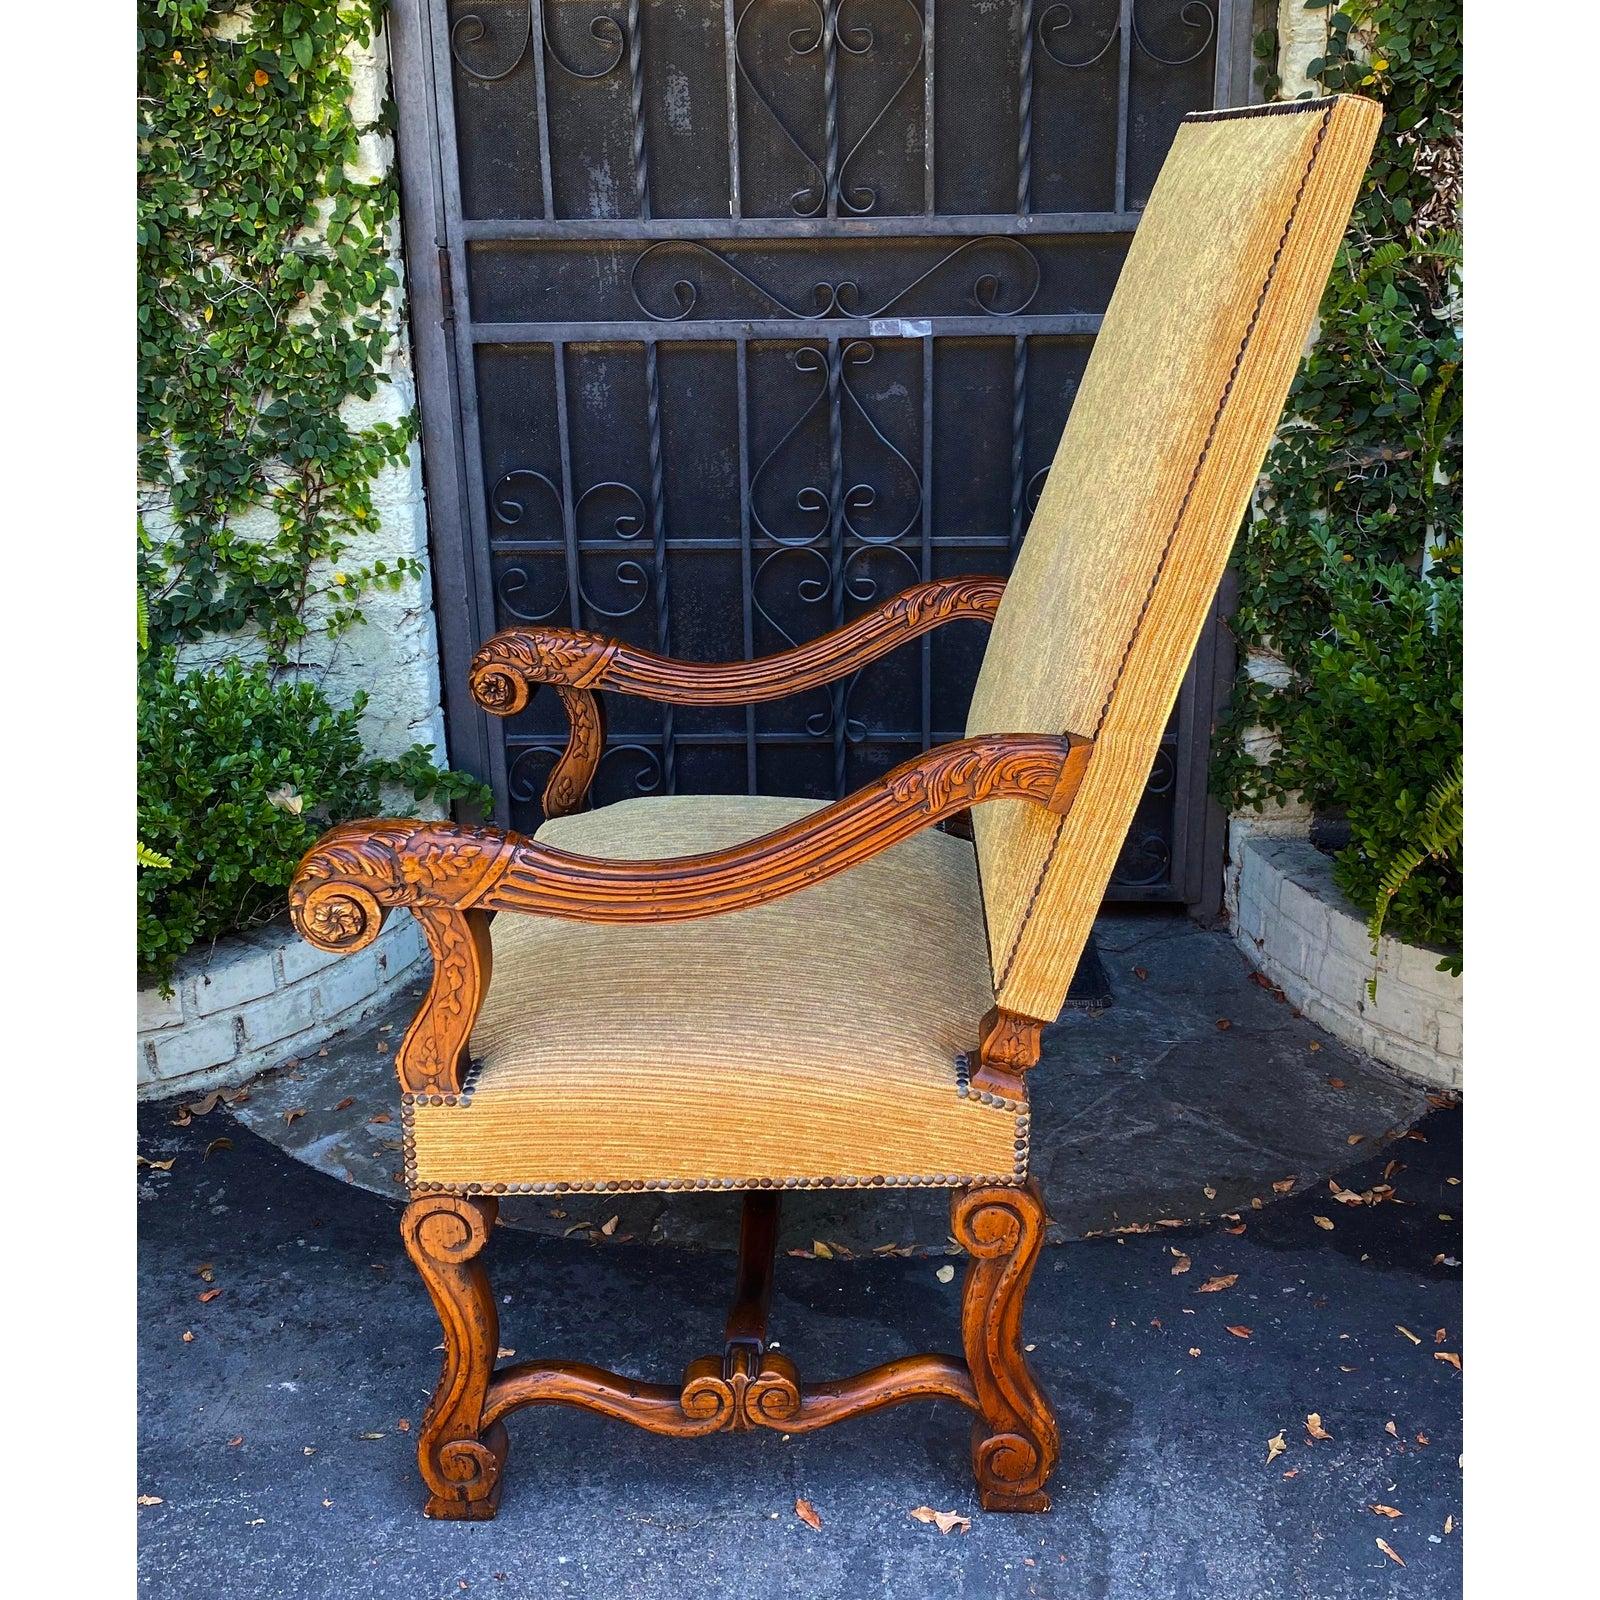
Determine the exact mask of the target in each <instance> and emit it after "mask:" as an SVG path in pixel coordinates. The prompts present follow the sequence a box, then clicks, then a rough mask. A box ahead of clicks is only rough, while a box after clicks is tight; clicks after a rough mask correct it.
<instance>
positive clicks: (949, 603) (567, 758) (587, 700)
mask: <svg viewBox="0 0 1600 1600" xmlns="http://www.w3.org/2000/svg"><path fill="white" fill-rule="evenodd" d="M1004 589H1005V580H1004V579H1003V578H948V579H944V580H941V581H939V582H936V583H923V584H918V585H916V586H915V587H913V588H910V589H906V590H903V591H902V592H901V593H900V594H897V595H895V596H894V598H893V599H891V600H886V601H884V603H883V604H882V605H880V606H876V607H874V609H873V610H871V611H868V612H866V613H865V614H864V615H862V616H860V617H857V618H856V620H855V621H854V622H851V623H848V624H846V625H845V626H844V627H842V628H838V629H836V630H835V631H834V632H832V633H830V634H827V635H825V636H824V637H823V638H821V639H815V640H812V641H811V643H809V644H803V645H799V646H797V647H796V648H795V649H793V650H784V651H780V652H779V653H778V654H777V655H771V656H764V657H762V658H761V659H760V660H758V661H733V662H723V663H715V664H711V663H706V664H702V663H698V662H692V661H676V660H673V659H672V658H671V657H670V656H661V655H656V654H655V653H654V652H652V651H649V650H636V649H634V648H633V647H632V646H631V645H625V644H621V643H619V642H618V641H616V640H614V639H608V638H606V637H605V636H604V635H603V634H598V633H586V632H583V631H581V630H579V629H573V628H554V627H526V628H504V629H502V630H501V631H500V632H499V633H497V634H495V635H494V637H493V638H492V639H489V640H488V641H486V642H485V644H484V645H483V647H482V648H481V649H480V650H479V651H478V653H477V654H476V655H475V656H474V657H473V658H472V669H471V673H470V680H469V681H470V682H471V685H472V694H473V698H474V699H475V700H476V701H477V702H478V704H479V705H480V706H482V707H483V709H484V710H485V711H488V712H490V713H492V714H493V715H494V716H497V717H510V716H515V715H516V713H517V712H519V711H521V710H522V709H523V707H525V706H526V705H527V703H528V697H529V695H530V694H531V693H532V691H533V690H534V689H535V688H537V687H538V686H539V685H540V684H542V683H544V684H550V685H552V686H553V687H554V688H555V691H556V693H557V694H558V695H560V697H561V703H562V704H563V705H564V706H565V707H566V710H567V719H568V725H569V728H570V732H569V734H568V737H567V748H566V750H565V751H564V752H563V754H562V756H561V759H560V760H559V761H558V762H557V763H556V765H555V768H554V770H553V771H552V772H551V774H550V780H549V782H548V783H547V784H546V786H545V792H544V809H545V814H546V815H547V816H552V817H559V816H565V815H566V814H567V813H569V812H572V811H576V810H577V809H578V807H579V806H580V805H582V804H583V801H584V797H585V796H586V795H587V794H588V792H589V785H590V783H591V782H592V781H593V778H594V769H595V766H596V764H597V763H598V762H599V760H600V751H601V748H602V747H603V745H604V743H605V725H604V722H603V720H602V717H601V713H600V707H599V704H598V702H597V700H596V698H595V693H594V691H595V690H597V689H611V690H615V691H616V692H617V693H618V694H629V695H637V696H640V697H641V698H644V699H647V700H656V701H659V702H662V703H664V704H667V705H674V706H728V705H736V706H742V705H752V704H754V703H756V702H757V701H762V700H779V699H782V698H783V696H785V695H790V694H795V693H797V692H799V691H800V690H803V689H814V688H817V687H818V686H819V685H822V684H825V683H832V682H833V681H834V680H835V679H837V678H840V677H843V676H844V674H846V673H848V672H855V671H857V670H858V669H859V668H861V667H864V666H866V665H867V664H868V663H869V662H872V661H876V660H878V658H879V657H880V656H884V655H887V654H888V653H889V652H890V651H891V650H893V649H895V648H896V647H897V646H899V645H902V644H905V643H906V642H907V641H908V640H911V639H916V638H918V637H920V636H921V635H922V634H924V633H928V632H929V631H931V630H932V629H934V628H937V627H940V626H942V625H943V624H944V623H946V622H955V621H959V620H962V619H972V620H976V621H981V622H992V621H993V620H994V614H995V611H996V610H997V609H998V608H999V605H1000V596H1001V594H1002V592H1003V591H1004Z"/></svg>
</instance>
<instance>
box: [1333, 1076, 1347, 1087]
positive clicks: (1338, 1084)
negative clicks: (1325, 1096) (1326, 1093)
mask: <svg viewBox="0 0 1600 1600" xmlns="http://www.w3.org/2000/svg"><path fill="white" fill-rule="evenodd" d="M1328 1087H1329V1088H1330V1089H1343V1088H1345V1087H1347V1085H1346V1084H1345V1081H1344V1079H1343V1078H1329V1079H1328Z"/></svg>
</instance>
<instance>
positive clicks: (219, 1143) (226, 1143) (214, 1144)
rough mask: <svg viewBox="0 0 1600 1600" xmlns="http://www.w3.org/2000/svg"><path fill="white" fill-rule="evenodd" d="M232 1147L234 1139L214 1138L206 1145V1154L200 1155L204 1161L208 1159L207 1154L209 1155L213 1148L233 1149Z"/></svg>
mask: <svg viewBox="0 0 1600 1600" xmlns="http://www.w3.org/2000/svg"><path fill="white" fill-rule="evenodd" d="M231 1149H233V1140H232V1139H213V1140H212V1141H211V1143H210V1144H208V1145H207V1146H206V1149H205V1155H202V1156H201V1157H200V1159H201V1160H202V1161H204V1160H205V1159H206V1156H209V1155H210V1154H211V1152H212V1151H213V1150H231Z"/></svg>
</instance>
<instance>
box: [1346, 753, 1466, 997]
mask: <svg viewBox="0 0 1600 1600" xmlns="http://www.w3.org/2000/svg"><path fill="white" fill-rule="evenodd" d="M1464 784H1465V772H1464V769H1463V766H1462V759H1461V757H1460V756H1457V757H1456V764H1455V766H1454V767H1453V768H1452V769H1451V770H1450V772H1449V773H1447V774H1446V775H1445V776H1444V777H1443V778H1441V779H1440V780H1439V781H1438V782H1437V783H1436V784H1435V785H1434V786H1433V788H1432V789H1430V790H1429V791H1428V798H1427V801H1426V803H1425V804H1424V805H1423V808H1422V813H1421V815H1420V816H1419V817H1418V818H1417V820H1416V824H1415V827H1414V831H1413V834H1412V837H1411V840H1410V842H1409V843H1407V844H1405V845H1404V846H1402V847H1401V848H1400V849H1399V850H1398V851H1397V852H1396V853H1395V855H1393V856H1392V857H1391V858H1390V859H1389V862H1388V864H1387V865H1386V866H1385V867H1384V868H1383V870H1382V872H1381V873H1380V875H1379V878H1378V891H1377V901H1376V904H1375V906H1374V908H1373V912H1372V917H1371V920H1370V921H1369V922H1368V923H1367V932H1368V933H1369V934H1370V935H1371V936H1372V954H1373V956H1374V957H1376V956H1377V954H1378V942H1379V940H1380V939H1381V938H1382V937H1383V924H1384V921H1385V920H1386V919H1387V917H1388V915H1389V907H1390V905H1391V904H1392V903H1393V902H1394V897H1395V896H1396V895H1397V894H1399V893H1400V891H1401V890H1402V889H1403V888H1405V886H1406V883H1407V882H1408V881H1409V880H1410V878H1411V875H1412V873H1414V872H1415V871H1416V870H1417V868H1418V867H1420V866H1421V865H1422V863H1423V862H1424V861H1426V860H1429V859H1432V860H1434V861H1446V860H1449V861H1457V862H1458V860H1459V852H1460V849H1461V836H1462V833H1463V831H1464V826H1465V816H1464V812H1463V806H1462V791H1463V787H1464ZM1440 965H1441V966H1447V965H1448V964H1447V963H1446V962H1441V963H1440ZM1454 966H1455V969H1456V970H1459V969H1460V958H1459V957H1457V958H1456V961H1455V963H1454ZM1367 994H1368V996H1369V997H1370V998H1372V999H1374V1000H1375V999H1377V997H1378V975H1377V973H1376V972H1374V973H1373V975H1372V977H1371V978H1370V979H1369V980H1368V982H1367Z"/></svg>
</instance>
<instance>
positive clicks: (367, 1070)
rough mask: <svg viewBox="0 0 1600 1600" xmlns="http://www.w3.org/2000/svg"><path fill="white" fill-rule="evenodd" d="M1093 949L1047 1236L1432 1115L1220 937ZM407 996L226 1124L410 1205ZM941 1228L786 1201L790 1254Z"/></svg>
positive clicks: (1061, 1111)
mask: <svg viewBox="0 0 1600 1600" xmlns="http://www.w3.org/2000/svg"><path fill="white" fill-rule="evenodd" d="M1095 938H1096V941H1097V943H1098V946H1099V950H1100V954H1101V959H1102V961H1103V963H1104V966H1105V969H1106V974H1107V978H1108V981H1109V987H1110V990H1111V992H1112V994H1113V995H1114V1000H1113V1003H1112V1004H1111V1005H1110V1006H1109V1008H1107V1009H1105V1010H1103V1011H1077V1010H1070V1009H1069V1010H1067V1011H1065V1012H1063V1014H1062V1016H1061V1019H1060V1020H1059V1021H1058V1022H1057V1023H1056V1024H1055V1025H1054V1026H1053V1027H1051V1028H1049V1029H1047V1030H1046V1032H1045V1038H1044V1055H1043V1059H1042V1060H1041V1061H1040V1064H1039V1066H1038V1067H1037V1068H1036V1069H1035V1071H1034V1072H1033V1073H1032V1074H1031V1075H1030V1080H1029V1081H1030V1085H1031V1093H1032V1099H1033V1107H1034V1113H1033V1143H1032V1161H1033V1169H1034V1171H1035V1172H1036V1173H1037V1175H1038V1176H1039V1178H1040V1179H1041V1181H1042V1182H1043V1184H1044V1187H1045V1195H1046V1198H1047V1201H1048V1203H1049V1206H1050V1211H1051V1216H1052V1219H1053V1221H1052V1226H1051V1229H1050V1235H1049V1237H1050V1240H1051V1242H1052V1243H1058V1244H1059V1243H1062V1242H1065V1241H1067V1240H1069V1239H1076V1238H1081V1237H1084V1236H1088V1235H1094V1234H1096V1233H1102V1232H1106V1231H1109V1230H1113V1229H1129V1228H1144V1227H1148V1226H1151V1225H1154V1224H1156V1223H1158V1222H1163V1221H1165V1222H1168V1223H1170V1222H1172V1221H1182V1222H1192V1221H1197V1220H1201V1219H1204V1218H1207V1217H1215V1216H1217V1215H1219V1214H1221V1213H1223V1212H1230V1211H1237V1210H1239V1209H1240V1208H1241V1207H1248V1206H1250V1205H1251V1204H1252V1201H1255V1200H1259V1201H1261V1202H1262V1203H1268V1202H1271V1201H1273V1200H1275V1199H1277V1198H1279V1191H1277V1190H1275V1189H1274V1188H1273V1185H1274V1184H1275V1183H1281V1182H1282V1181H1283V1180H1284V1179H1286V1178H1290V1177H1292V1178H1294V1180H1295V1183H1294V1186H1293V1187H1294V1190H1295V1192H1303V1191H1304V1190H1305V1189H1306V1188H1307V1187H1309V1186H1310V1185H1312V1184H1315V1183H1318V1182H1320V1181H1321V1180H1323V1179H1326V1178H1327V1177H1328V1176H1329V1175H1330V1174H1333V1173H1335V1172H1338V1171H1340V1170H1341V1169H1343V1168H1345V1167H1347V1166H1349V1165H1351V1164H1352V1163H1353V1162H1356V1161H1359V1160H1362V1159H1363V1158H1365V1157H1366V1156H1368V1155H1369V1154H1370V1153H1371V1152H1372V1150H1373V1148H1374V1147H1375V1146H1376V1145H1378V1144H1380V1143H1382V1142H1383V1141H1384V1140H1385V1139H1389V1138H1394V1137H1398V1136H1399V1135H1400V1134H1402V1133H1403V1132H1404V1131H1405V1130H1406V1129H1407V1128H1409V1127H1410V1126H1411V1125H1412V1124H1413V1123H1414V1122H1415V1121H1416V1120H1417V1118H1418V1117H1420V1116H1421V1115H1423V1113H1424V1112H1425V1111H1426V1109H1427V1105H1428V1101H1427V1091H1426V1090H1425V1089H1424V1088H1422V1087H1420V1086H1418V1085H1415V1084H1412V1083H1410V1082H1408V1081H1407V1080H1405V1079H1402V1078H1401V1077H1400V1076H1399V1075H1398V1074H1396V1073H1394V1072H1393V1071H1391V1070H1390V1069H1389V1068H1387V1067H1384V1066H1382V1065H1380V1064H1379V1063H1377V1062H1375V1061H1372V1060H1371V1059H1370V1058H1366V1057H1362V1056H1358V1055H1356V1054H1355V1053H1354V1052H1352V1051H1351V1050H1349V1049H1347V1048H1346V1047H1345V1046H1343V1045H1341V1044H1339V1043H1338V1042H1337V1041H1336V1040H1334V1039H1332V1038H1331V1037H1330V1036H1328V1035H1327V1034H1324V1033H1322V1032H1321V1031H1320V1030H1319V1029H1317V1028H1316V1027H1314V1026H1313V1025H1312V1024H1311V1023H1310V1022H1308V1021H1306V1020H1304V1019H1303V1018H1297V1017H1295V1016H1294V1014H1293V1013H1292V1010H1291V1008H1290V1007H1289V1006H1288V1005H1287V1004H1286V1003H1285V1002H1284V1001H1283V999H1282V997H1281V996H1277V995H1275V994H1274V993H1273V992H1272V991H1271V990H1270V989H1267V988H1264V987H1262V986H1261V984H1259V983H1258V982H1257V981H1255V980H1254V978H1253V977H1252V974H1251V972H1250V969H1249V967H1248V966H1247V964H1246V963H1245V960H1244V958H1243V956H1242V955H1240V953H1239V951H1238V950H1237V949H1236V948H1235V947H1234V946H1233V944H1232V943H1231V941H1230V940H1229V939H1228V938H1227V936H1226V934H1224V933H1222V932H1220V931H1214V930H1208V929H1204V928H1201V927H1199V926H1197V925H1196V924H1195V923H1194V922H1192V921H1191V920H1190V919H1189V918H1187V917H1185V916H1183V915H1174V914H1169V913H1159V912H1158V913H1151V912H1148V911H1142V912H1124V913H1110V914H1107V915H1105V916H1103V917H1101V918H1100V920H1099V922H1098V923H1097V924H1096V929H1095ZM415 1003H416V1002H415V997H414V996H412V995H407V996H403V997H402V998H401V1000H399V1001H398V1002H397V1003H396V1005H395V1006H394V1007H393V1008H392V1009H391V1010H389V1011H387V1012H385V1013H383V1014H382V1015H380V1016H378V1017H376V1018H375V1019H373V1022H372V1023H371V1024H369V1025H368V1026H366V1027H365V1028H363V1029H362V1030H360V1031H353V1032H351V1033H349V1034H346V1035H344V1036H342V1037H341V1038H339V1039H337V1040H335V1041H332V1042H331V1044H330V1046H329V1047H328V1054H327V1055H325V1056H312V1057H308V1058H307V1059H306V1060H304V1061H302V1062H300V1063H298V1064H297V1065H296V1066H294V1067H293V1068H290V1069H288V1070H285V1071H281V1072H277V1073H274V1074H270V1075H269V1076H267V1077H265V1078H263V1079H260V1080H258V1081H257V1082H256V1084H255V1085H253V1086H252V1088H251V1091H250V1095H249V1098H248V1099H247V1100H245V1101H243V1102H242V1103H237V1104H235V1105H234V1106H233V1107H232V1108H231V1109H232V1111H233V1113H234V1115H235V1116H236V1117H238V1119H239V1120H240V1121H241V1122H242V1123H243V1124H244V1125H245V1126H246V1127H247V1128H249V1129H250V1130H251V1131H252V1132H254V1133H257V1134H259V1135H261V1136H262V1137H263V1138H265V1139H267V1140H269V1141H270V1142H272V1143H274V1144H277V1145H279V1146H281V1147H282V1148H283V1149H284V1150H286V1151H288V1153H289V1154H290V1155H292V1156H295V1157H296V1158H297V1159H298V1160H301V1161H304V1162H306V1163H308V1164H309V1165H311V1166H313V1167H315V1168H317V1169H318V1170H319V1171H321V1172H325V1173H328V1174H330V1175H331V1176H333V1177H336V1178H340V1179H342V1180H343V1181H345V1182H348V1183H354V1184H357V1185H359V1186H360V1187H362V1188H366V1189H370V1190H372V1191H373V1192H374V1193H377V1194H383V1195H388V1196H392V1197H396V1198H400V1197H403V1195H404V1189H403V1185H402V1182H401V1179H400V1167H401V1160H400V1148H399V1140H400V1127H399V1099H398V1091H397V1090H396V1087H395V1080H394V1070H393V1048H394V1044H395V1043H396V1042H397V1041H398V1040H399V1038H400V1035H401V1034H402V1033H403V1031H404V1029H405V1025H406V1023H407V1022H408V1021H409V1019H410V1016H411V1013H412V1011H413V1010H414V1008H415ZM1330 1080H1334V1081H1336V1082H1337V1083H1338V1084H1339V1085H1341V1086H1340V1087H1334V1086H1333V1083H1332V1082H1330ZM291 1113H299V1114H298V1115H291ZM374 1117H385V1118H387V1119H388V1120H385V1121H380V1122H375V1121H373V1120H372V1119H373V1118H374ZM1207 1190H1211V1191H1213V1193H1210V1194H1208V1193H1207ZM501 1216H502V1217H503V1218H504V1220H505V1221H506V1222H507V1223H508V1224H510V1225H511V1226H514V1227H519V1228H527V1229H529V1230H531V1231H534V1232H538V1233H546V1234H553V1235H564V1234H569V1233H573V1232H579V1233H581V1232H585V1231H594V1230H598V1229H599V1228H600V1227H601V1226H603V1225H604V1224H606V1223H607V1222H609V1220H610V1219H611V1218H612V1217H616V1218H617V1222H616V1225H615V1227H614V1228H613V1230H612V1233H611V1235H610V1236H609V1237H611V1238H613V1239H616V1240H618V1241H620V1242H627V1241H628V1240H630V1239H638V1240H646V1241H649V1242H651V1243H657V1244H672V1245H681V1246H689V1247H710V1248H716V1249H732V1248H734V1246H735V1244H736V1242H737V1232H738V1226H737V1216H738V1200H737V1197H731V1196H717V1195H627V1196H621V1195H567V1196H557V1197H551V1198H549V1199H543V1198H533V1197H519V1198H508V1199H506V1200H505V1201H504V1202H503V1203H502V1208H501ZM948 1216H949V1213H948V1202H947V1199H946V1197H945V1196H944V1195H943V1194H942V1193H941V1192H939V1191H927V1190H869V1191H817V1190H813V1191H803V1192H800V1193H797V1194H793V1195H786V1196H785V1197H784V1208H783V1219H784V1221H783V1233H782V1239H781V1244H782V1246H783V1248H785V1249H807V1248H809V1247H810V1246H811V1245H812V1243H813V1242H814V1241H816V1240H823V1241H825V1242H826V1243H827V1244H828V1245H829V1247H830V1248H832V1247H842V1249H841V1251H840V1252H839V1253H847V1254H850V1255H864V1254H867V1253H869V1252H870V1251H872V1250H873V1249H875V1248H880V1247H883V1246H888V1245H893V1246H895V1247H896V1248H897V1249H899V1250H902V1251H910V1252H912V1253H916V1254H926V1253H939V1252H943V1251H945V1250H946V1249H953V1248H954V1247H953V1246H952V1245H951V1244H950V1242H949V1232H948Z"/></svg>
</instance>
